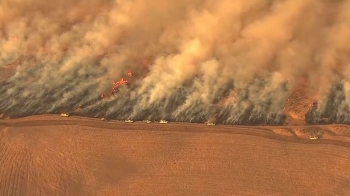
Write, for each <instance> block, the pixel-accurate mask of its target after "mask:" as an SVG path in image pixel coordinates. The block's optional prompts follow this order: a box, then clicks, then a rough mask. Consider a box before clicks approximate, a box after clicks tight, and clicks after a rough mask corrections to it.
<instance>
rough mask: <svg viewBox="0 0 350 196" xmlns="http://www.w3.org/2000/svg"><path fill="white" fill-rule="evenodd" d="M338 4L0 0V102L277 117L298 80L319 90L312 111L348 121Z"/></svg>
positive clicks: (236, 120) (201, 116) (34, 109)
mask: <svg viewBox="0 0 350 196" xmlns="http://www.w3.org/2000/svg"><path fill="white" fill-rule="evenodd" d="M348 10H350V1H349V0H334V1H331V0H318V1H315V0H250V1H244V0H217V1H213V0H191V1H185V0H179V1H176V2H172V3H169V2H166V1H162V0H149V1H142V0H93V1H92V0H85V1H83V0H71V1H65V0H57V1H55V3H52V2H48V1H45V0H2V1H1V2H0V68H1V70H9V69H13V70H14V72H15V73H14V74H13V75H12V76H10V77H5V75H6V74H0V81H2V83H0V85H1V86H0V112H1V113H4V114H5V115H9V116H13V117H18V116H25V115H32V114H42V113H57V112H73V111H75V112H76V114H79V115H88V116H109V117H112V118H121V119H123V118H134V119H160V118H166V119H169V120H176V121H191V122H192V121H193V122H202V121H206V120H208V119H211V118H213V117H215V118H216V119H217V120H218V121H219V122H221V123H226V124H240V123H259V124H280V123H283V122H284V119H285V114H284V113H283V107H284V105H285V102H286V100H287V99H288V97H289V96H290V95H291V93H292V92H293V90H295V88H296V87H297V86H298V85H299V84H300V81H301V80H302V79H305V78H306V79H307V81H308V88H309V91H310V92H312V93H313V94H316V95H317V97H319V100H318V103H317V104H316V105H315V106H314V107H313V108H312V110H310V112H309V113H308V116H309V118H310V119H311V121H315V119H316V118H323V117H325V116H326V117H329V115H332V118H333V119H334V121H336V122H350V115H349V114H350V113H349V111H350V109H349V105H350V87H349V86H350V75H349V74H348V73H349V71H350V66H349V62H350V61H349V58H350V56H349V52H350V45H349V44H348V43H347V40H350V13H349V12H348ZM129 71H131V72H132V73H133V75H132V77H130V76H128V72H129ZM5 72H6V71H3V73H5ZM121 78H123V79H126V80H127V81H128V84H127V85H120V86H118V87H117V88H116V89H115V93H114V94H113V95H109V94H110V93H107V94H105V95H106V96H105V97H103V99H102V98H101V96H100V95H101V94H102V93H104V92H110V91H111V86H112V83H113V82H115V81H118V80H120V79H121ZM339 86H341V88H340V89H341V90H339V88H337V87H339ZM336 89H338V90H336ZM334 94H337V96H335V95H334ZM332 97H333V98H332ZM334 97H337V99H335V98H334ZM335 102H336V103H335ZM329 105H333V106H329ZM335 105H336V107H335ZM78 107H80V109H79V110H76V108H78ZM329 108H331V110H332V111H333V112H329V111H330V109H329ZM312 119H313V120H312Z"/></svg>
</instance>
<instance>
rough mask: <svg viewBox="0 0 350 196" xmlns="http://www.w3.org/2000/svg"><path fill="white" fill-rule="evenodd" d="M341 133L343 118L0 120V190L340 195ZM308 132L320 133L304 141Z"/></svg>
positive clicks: (349, 188)
mask: <svg viewBox="0 0 350 196" xmlns="http://www.w3.org/2000/svg"><path fill="white" fill-rule="evenodd" d="M349 133H350V126H344V125H332V126H294V127H293V126H282V127H247V126H215V127H210V126H205V125H200V124H188V123H169V124H166V125H161V124H158V123H151V124H146V123H142V122H136V123H133V124H126V123H123V122H119V121H109V122H103V121H101V120H99V119H88V118H81V117H69V118H63V117H59V116H56V115H48V116H33V117H27V118H23V119H16V120H11V119H7V120H1V121H0V154H1V156H0V163H2V164H1V169H0V195H4V196H7V195H50V196H51V195H60V196H61V195H62V196H64V195H67V196H71V195H72V196H75V195H84V196H85V195H101V196H106V195H152V196H153V195H350V177H349V176H350V168H349V164H348V163H349V162H350V141H346V140H344V139H346V138H349V136H350V135H349ZM315 134H317V135H319V136H320V137H321V139H320V140H309V139H308V138H307V137H308V136H309V135H315ZM323 136H324V137H323ZM326 136H327V137H326Z"/></svg>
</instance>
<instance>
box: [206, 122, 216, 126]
mask: <svg viewBox="0 0 350 196" xmlns="http://www.w3.org/2000/svg"><path fill="white" fill-rule="evenodd" d="M207 125H208V126H215V125H216V124H215V123H212V122H207Z"/></svg>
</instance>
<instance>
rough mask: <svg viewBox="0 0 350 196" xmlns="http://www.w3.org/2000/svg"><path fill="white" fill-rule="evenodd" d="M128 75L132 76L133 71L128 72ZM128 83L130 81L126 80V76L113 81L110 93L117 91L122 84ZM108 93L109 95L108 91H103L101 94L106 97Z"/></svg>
mask: <svg viewBox="0 0 350 196" xmlns="http://www.w3.org/2000/svg"><path fill="white" fill-rule="evenodd" d="M128 76H129V77H132V72H131V71H129V72H128ZM127 83H129V82H128V81H127V80H125V79H124V78H122V79H120V80H117V81H115V82H113V83H112V91H111V92H110V94H113V93H115V92H116V91H117V89H118V87H120V86H122V85H124V84H127ZM106 95H107V92H104V93H102V94H101V98H104V97H105V96H106Z"/></svg>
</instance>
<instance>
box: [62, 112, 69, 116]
mask: <svg viewBox="0 0 350 196" xmlns="http://www.w3.org/2000/svg"><path fill="white" fill-rule="evenodd" d="M61 116H63V117H69V114H67V113H61Z"/></svg>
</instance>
